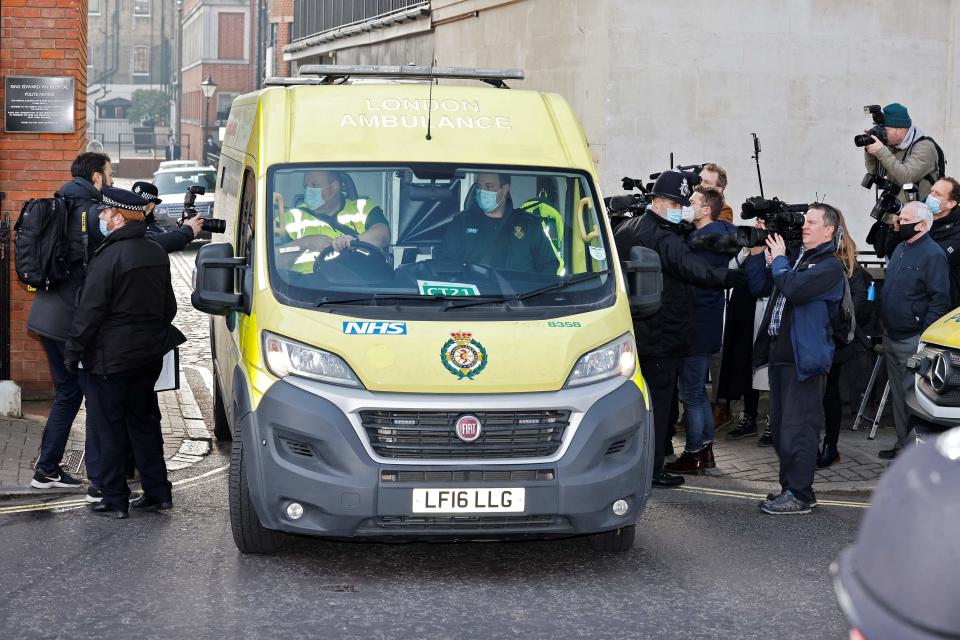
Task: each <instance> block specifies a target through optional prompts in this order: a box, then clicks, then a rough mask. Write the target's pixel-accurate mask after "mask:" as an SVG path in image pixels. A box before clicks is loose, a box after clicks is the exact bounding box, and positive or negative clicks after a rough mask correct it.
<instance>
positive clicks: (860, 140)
mask: <svg viewBox="0 0 960 640" xmlns="http://www.w3.org/2000/svg"><path fill="white" fill-rule="evenodd" d="M863 112H864V113H865V114H867V115H868V116H872V117H873V126H872V127H870V129H868V130H867V132H866V133H861V134H859V135H855V136H853V144H855V145H856V146H858V147H865V146H867V145H868V144H873V138H872V137H871V136H876V137H877V140H879V141H880V142H882V143H883V144H887V130H886V128H885V127H884V126H883V108H882V107H881V106H880V105H878V104H868V105H867V106H865V107H864V108H863Z"/></svg>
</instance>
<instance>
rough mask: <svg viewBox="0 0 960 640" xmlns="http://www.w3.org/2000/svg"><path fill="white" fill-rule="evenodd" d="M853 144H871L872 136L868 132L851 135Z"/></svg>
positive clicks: (862, 145)
mask: <svg viewBox="0 0 960 640" xmlns="http://www.w3.org/2000/svg"><path fill="white" fill-rule="evenodd" d="M853 144H855V145H856V146H858V147H865V146H867V145H868V144H873V138H872V137H871V136H870V134H868V133H861V134H860V135H858V136H853Z"/></svg>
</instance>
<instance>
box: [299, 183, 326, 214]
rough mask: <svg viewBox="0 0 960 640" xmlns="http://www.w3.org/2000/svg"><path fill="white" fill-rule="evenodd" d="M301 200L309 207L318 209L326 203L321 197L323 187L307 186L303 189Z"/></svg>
mask: <svg viewBox="0 0 960 640" xmlns="http://www.w3.org/2000/svg"><path fill="white" fill-rule="evenodd" d="M303 202H304V204H306V205H307V206H308V207H309V208H311V209H319V208H320V207H322V206H323V205H324V204H326V200H324V199H323V189H322V188H320V187H307V188H306V189H304V190H303Z"/></svg>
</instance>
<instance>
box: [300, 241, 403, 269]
mask: <svg viewBox="0 0 960 640" xmlns="http://www.w3.org/2000/svg"><path fill="white" fill-rule="evenodd" d="M334 251H337V249H336V248H334V246H333V245H332V244H331V245H330V246H328V247H327V248H326V249H324V250H323V251H321V252H320V255H318V256H317V257H316V263H318V264H319V263H320V262H321V261H322V260H324V259H326V257H327V256H328V255H330V254H331V253H333V252H334ZM339 251H340V254H341V255H343V253H344V252H347V251H349V252H351V253H354V254H356V255H358V256H361V257H363V258H368V259H371V260H378V261H380V260H382V261H384V262H386V260H387V257H386V256H385V255H384V254H383V250H382V249H381V248H380V247H378V246H377V245H374V244H370V243H369V242H364V241H363V240H354V241H353V242H351V243H350V246H348V247H345V248H343V249H340V250H339ZM338 259H339V256H338V257H337V258H334V260H338Z"/></svg>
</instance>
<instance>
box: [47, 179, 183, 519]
mask: <svg viewBox="0 0 960 640" xmlns="http://www.w3.org/2000/svg"><path fill="white" fill-rule="evenodd" d="M146 205H147V201H146V200H145V199H144V198H142V197H141V196H139V195H137V194H135V193H132V192H129V191H124V190H122V189H105V190H104V193H103V197H102V201H101V204H100V205H99V206H98V208H99V219H100V220H99V228H100V232H101V234H102V235H103V236H105V240H104V241H103V243H102V244H101V245H100V247H99V248H98V249H97V250H96V252H95V253H94V256H93V258H92V259H91V260H90V264H89V267H88V269H87V277H86V280H85V283H84V287H83V293H82V294H81V296H80V302H79V305H78V308H77V311H76V314H75V316H74V319H73V324H72V325H71V327H70V337H69V339H68V340H67V344H66V349H65V351H64V369H65V370H66V371H67V372H68V374H73V375H76V373H77V371H78V368H79V367H80V366H82V367H83V370H84V371H85V372H86V374H87V375H88V380H89V385H88V389H87V396H86V397H87V411H88V412H90V413H91V414H92V416H93V420H92V421H91V422H92V426H93V428H94V431H95V433H94V437H95V439H96V441H97V445H98V448H99V451H100V458H101V460H100V465H101V468H100V479H99V488H100V492H101V494H102V501H101V502H99V503H98V504H94V505H93V507H92V510H93V511H94V512H95V513H97V514H100V515H106V516H111V517H115V518H126V517H127V508H128V502H127V501H128V498H129V496H130V488H129V487H128V486H127V482H126V473H125V466H126V453H127V446H128V444H127V443H128V439H129V442H130V444H131V445H132V449H133V455H134V459H135V460H136V465H137V468H138V469H139V470H140V476H141V486H142V487H143V492H144V495H143V496H142V497H141V498H139V499H138V500H135V501H134V502H133V505H132V506H133V508H134V509H142V510H158V509H170V508H171V507H172V506H173V503H172V501H171V494H170V482H169V481H168V480H167V470H166V465H165V464H164V460H163V438H162V436H161V434H160V408H159V406H158V404H157V394H156V392H155V391H154V390H153V387H154V385H155V383H156V381H157V378H158V377H159V375H160V371H161V369H162V368H163V356H164V354H165V353H167V352H168V351H169V350H170V349H172V348H173V347H175V346H177V345H180V344H182V343H183V342H185V338H184V337H183V334H182V333H180V332H179V331H178V330H177V329H175V328H174V327H173V326H172V325H171V324H170V323H171V322H172V321H173V318H174V316H175V315H176V313H177V302H176V298H175V297H174V293H173V286H172V285H171V282H170V261H169V259H168V258H167V252H166V251H164V250H163V249H162V248H161V247H160V246H159V245H158V244H156V243H155V242H152V241H150V240H148V239H147V238H146V233H147V226H146V223H145V222H144V213H145V211H146Z"/></svg>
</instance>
